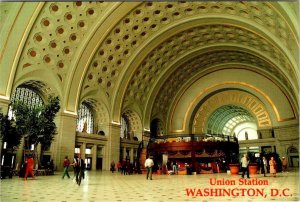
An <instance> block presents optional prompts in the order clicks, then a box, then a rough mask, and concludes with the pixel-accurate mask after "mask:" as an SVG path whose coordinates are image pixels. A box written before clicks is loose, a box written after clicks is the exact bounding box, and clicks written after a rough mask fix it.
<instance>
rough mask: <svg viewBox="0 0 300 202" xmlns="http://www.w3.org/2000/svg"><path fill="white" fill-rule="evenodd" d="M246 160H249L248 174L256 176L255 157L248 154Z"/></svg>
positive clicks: (256, 165)
mask: <svg viewBox="0 0 300 202" xmlns="http://www.w3.org/2000/svg"><path fill="white" fill-rule="evenodd" d="M247 155H248V158H249V161H250V163H249V165H248V169H249V174H250V175H255V174H257V171H258V164H257V162H256V157H255V156H254V154H253V153H250V152H248V154H247Z"/></svg>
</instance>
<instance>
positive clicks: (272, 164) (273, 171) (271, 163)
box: [269, 156, 276, 177]
mask: <svg viewBox="0 0 300 202" xmlns="http://www.w3.org/2000/svg"><path fill="white" fill-rule="evenodd" d="M269 166H270V174H272V175H273V177H276V161H275V160H274V157H273V156H272V157H271V160H270V161H269Z"/></svg>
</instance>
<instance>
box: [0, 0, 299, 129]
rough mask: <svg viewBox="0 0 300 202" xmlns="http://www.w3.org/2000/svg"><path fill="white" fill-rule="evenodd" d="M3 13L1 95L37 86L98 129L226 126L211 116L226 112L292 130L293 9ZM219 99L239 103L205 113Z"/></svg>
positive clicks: (135, 5)
mask: <svg viewBox="0 0 300 202" xmlns="http://www.w3.org/2000/svg"><path fill="white" fill-rule="evenodd" d="M0 5H1V6H3V7H1V8H4V10H5V13H6V14H7V16H9V17H5V25H4V26H3V27H4V28H8V29H4V28H2V29H1V36H2V38H3V39H4V40H3V41H5V43H3V45H1V50H3V52H2V51H1V52H2V53H1V70H2V69H4V68H6V67H4V66H8V67H12V68H11V70H10V71H8V70H3V71H1V72H3V73H4V74H3V77H4V78H8V79H3V81H1V82H2V83H1V89H0V90H1V92H0V93H1V95H2V96H7V97H9V96H10V93H9V92H10V89H13V88H16V87H17V86H18V85H20V84H22V83H23V82H25V81H26V82H27V83H28V80H34V81H42V82H43V83H45V84H46V86H44V89H48V91H49V92H54V93H57V94H59V95H60V96H61V97H62V99H63V107H64V109H65V111H66V112H69V113H76V111H77V109H78V106H79V104H80V103H81V102H82V101H87V102H90V103H92V105H93V106H94V108H95V109H97V110H96V111H97V113H98V115H97V116H99V119H100V120H103V121H106V122H111V121H115V122H120V116H121V114H127V116H128V117H131V119H132V120H138V121H136V122H137V123H140V124H139V125H142V126H143V128H150V122H151V120H153V119H155V118H157V119H160V120H162V122H164V123H166V125H165V127H166V129H167V131H168V132H169V133H178V132H179V133H187V132H192V131H193V130H196V131H197V130H199V132H205V128H206V127H207V126H208V125H209V124H208V123H207V122H208V121H209V120H210V121H211V122H217V123H220V124H221V125H225V124H226V123H225V122H226V120H227V119H229V118H228V117H229V116H226V117H227V118H224V119H222V120H221V118H220V120H218V118H214V117H225V115H226V114H228V112H229V111H231V112H232V114H233V115H235V116H238V115H240V120H244V121H245V120H248V121H250V122H255V123H256V124H257V125H258V127H262V128H263V127H272V126H276V125H280V124H292V123H295V122H297V121H298V110H299V109H298V105H299V103H298V102H299V101H298V100H299V97H298V93H299V68H298V65H299V61H298V57H299V41H298V34H299V33H298V32H299V31H298V30H299V27H298V2H297V1H295V2H288V3H285V2H254V1H249V2H234V1H230V2H210V1H208V2H153V3H151V2H125V3H121V2H43V3H35V2H26V3H25V2H15V3H1V4H0ZM19 24H22V26H20V25H19ZM17 31H18V32H17ZM13 40H14V41H15V42H17V43H14V44H12V41H13ZM7 54H10V55H14V57H13V58H12V56H10V57H5V56H6V55H7ZM6 69H7V68H6ZM31 83H33V84H34V83H36V82H31ZM220 89H222V90H220ZM233 89H234V90H233ZM220 93H221V94H220ZM224 94H226V96H228V97H239V96H240V97H241V98H240V99H237V100H236V102H235V103H233V102H231V103H230V102H229V103H227V107H225V105H224V107H223V108H222V106H221V105H220V103H219V101H218V100H215V103H216V104H212V105H210V109H209V110H206V111H203V110H202V109H203V107H204V106H208V105H207V103H208V101H209V100H212V99H213V97H214V96H215V97H218V98H219V99H221V100H222V99H224ZM226 96H225V97H226ZM210 98H211V99H210ZM246 98H249V99H251V100H252V103H255V104H253V106H252V105H251V103H250V102H247V101H246V100H245V99H246ZM227 100H228V99H227ZM229 100H230V99H229ZM247 103H248V104H247ZM232 105H234V106H235V107H229V106H232ZM254 105H255V106H256V105H257V106H258V105H259V109H258V108H257V107H254ZM220 107H221V108H220ZM229 108H230V110H229ZM217 109H219V110H217ZM216 110H217V111H216ZM233 115H232V117H233ZM232 117H231V116H230V118H232ZM243 117H244V118H243ZM245 117H246V118H245ZM273 117H274V118H273ZM199 121H200V122H202V123H200V122H199ZM135 127H136V128H139V130H141V128H140V126H135ZM203 130H204V131H203ZM220 130H221V129H220ZM220 130H219V131H220Z"/></svg>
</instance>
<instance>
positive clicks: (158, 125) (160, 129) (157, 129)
mask: <svg viewBox="0 0 300 202" xmlns="http://www.w3.org/2000/svg"><path fill="white" fill-rule="evenodd" d="M150 132H151V135H152V136H153V137H159V136H164V135H167V133H166V127H165V123H164V122H163V121H162V120H161V119H160V118H154V119H152V121H151V124H150Z"/></svg>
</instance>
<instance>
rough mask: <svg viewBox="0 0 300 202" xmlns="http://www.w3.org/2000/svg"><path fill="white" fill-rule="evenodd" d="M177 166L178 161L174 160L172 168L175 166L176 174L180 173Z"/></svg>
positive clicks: (174, 172)
mask: <svg viewBox="0 0 300 202" xmlns="http://www.w3.org/2000/svg"><path fill="white" fill-rule="evenodd" d="M177 166H178V165H177V162H176V161H175V160H174V161H173V163H172V168H173V174H174V175H177V174H178V171H177V170H178V169H177Z"/></svg>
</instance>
